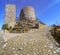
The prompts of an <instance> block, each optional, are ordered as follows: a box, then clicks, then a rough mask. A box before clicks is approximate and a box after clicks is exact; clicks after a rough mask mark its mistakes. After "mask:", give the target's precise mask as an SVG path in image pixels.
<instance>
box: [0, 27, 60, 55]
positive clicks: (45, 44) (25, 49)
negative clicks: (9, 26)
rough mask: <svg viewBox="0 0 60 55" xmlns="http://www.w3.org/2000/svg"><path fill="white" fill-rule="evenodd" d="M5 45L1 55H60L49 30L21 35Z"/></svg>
mask: <svg viewBox="0 0 60 55" xmlns="http://www.w3.org/2000/svg"><path fill="white" fill-rule="evenodd" d="M0 42H1V41H0ZM3 43H4V44H3V45H2V46H1V48H0V55H60V48H59V47H57V46H56V42H55V40H54V39H53V38H52V36H51V35H50V33H49V31H48V28H43V29H39V30H35V31H31V32H28V33H23V34H22V33H21V34H20V36H16V37H14V38H11V39H10V40H8V41H7V42H3ZM57 45H58V44H57Z"/></svg>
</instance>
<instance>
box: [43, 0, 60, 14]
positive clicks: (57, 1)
mask: <svg viewBox="0 0 60 55" xmlns="http://www.w3.org/2000/svg"><path fill="white" fill-rule="evenodd" d="M59 2H60V0H55V1H54V2H53V3H51V4H50V5H49V6H48V7H46V9H44V11H43V12H42V13H44V12H45V11H46V10H48V9H50V8H51V7H52V6H54V5H55V4H57V3H59Z"/></svg>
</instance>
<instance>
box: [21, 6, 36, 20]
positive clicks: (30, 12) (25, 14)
mask: <svg viewBox="0 0 60 55" xmlns="http://www.w3.org/2000/svg"><path fill="white" fill-rule="evenodd" d="M24 19H29V20H36V16H35V11H34V8H32V7H31V6H27V7H24V8H23V9H22V10H21V13H20V20H24Z"/></svg>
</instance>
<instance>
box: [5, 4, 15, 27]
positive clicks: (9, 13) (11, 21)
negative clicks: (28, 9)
mask: <svg viewBox="0 0 60 55" xmlns="http://www.w3.org/2000/svg"><path fill="white" fill-rule="evenodd" d="M5 12H6V14H5V24H8V25H9V27H10V26H11V27H14V25H15V19H16V6H15V5H14V4H7V5H6V10H5Z"/></svg>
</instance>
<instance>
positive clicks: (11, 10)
mask: <svg viewBox="0 0 60 55" xmlns="http://www.w3.org/2000/svg"><path fill="white" fill-rule="evenodd" d="M5 24H8V26H9V27H12V28H13V30H14V31H13V32H16V31H17V30H15V29H18V32H26V31H28V30H30V29H36V28H37V29H39V27H40V26H41V25H43V24H42V23H39V22H38V21H37V19H36V14H35V11H34V8H33V7H31V6H26V7H24V8H23V9H22V10H21V13H20V18H19V22H18V21H17V20H16V6H15V5H13V4H7V5H6V16H5ZM39 25H40V26H39Z"/></svg>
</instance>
